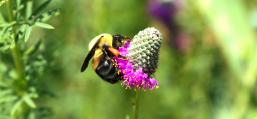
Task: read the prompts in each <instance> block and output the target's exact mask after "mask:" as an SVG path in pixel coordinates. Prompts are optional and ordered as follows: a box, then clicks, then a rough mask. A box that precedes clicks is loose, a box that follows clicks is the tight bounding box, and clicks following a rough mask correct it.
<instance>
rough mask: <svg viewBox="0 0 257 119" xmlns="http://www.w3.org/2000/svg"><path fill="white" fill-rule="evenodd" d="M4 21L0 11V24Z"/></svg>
mask: <svg viewBox="0 0 257 119" xmlns="http://www.w3.org/2000/svg"><path fill="white" fill-rule="evenodd" d="M4 23H5V20H4V17H3V15H2V13H1V12H0V24H4Z"/></svg>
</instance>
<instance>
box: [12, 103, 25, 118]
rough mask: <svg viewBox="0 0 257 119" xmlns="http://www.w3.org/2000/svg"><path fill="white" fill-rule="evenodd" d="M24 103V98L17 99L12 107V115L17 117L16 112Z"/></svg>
mask: <svg viewBox="0 0 257 119" xmlns="http://www.w3.org/2000/svg"><path fill="white" fill-rule="evenodd" d="M22 103H23V100H19V101H17V102H16V103H15V104H14V106H13V108H12V110H11V116H12V117H15V114H16V112H17V111H18V110H19V109H20V108H21V106H22Z"/></svg>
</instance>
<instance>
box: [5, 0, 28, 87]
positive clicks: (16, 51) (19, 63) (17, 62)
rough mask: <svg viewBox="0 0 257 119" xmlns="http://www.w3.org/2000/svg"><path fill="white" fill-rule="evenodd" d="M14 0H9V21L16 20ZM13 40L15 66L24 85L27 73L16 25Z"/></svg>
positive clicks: (21, 83)
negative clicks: (17, 38)
mask: <svg viewBox="0 0 257 119" xmlns="http://www.w3.org/2000/svg"><path fill="white" fill-rule="evenodd" d="M12 4H13V3H12V0H8V2H7V9H8V16H9V22H12V21H14V20H15V19H14V14H13V11H12V10H13V6H12ZM12 31H13V38H14V39H13V42H14V47H13V48H12V58H13V61H14V64H15V68H16V71H17V74H18V79H20V81H19V82H20V83H19V84H20V85H21V86H22V87H23V86H25V73H24V67H23V62H22V59H21V54H20V47H19V44H18V43H16V42H17V41H16V39H15V38H16V30H15V26H13V29H12Z"/></svg>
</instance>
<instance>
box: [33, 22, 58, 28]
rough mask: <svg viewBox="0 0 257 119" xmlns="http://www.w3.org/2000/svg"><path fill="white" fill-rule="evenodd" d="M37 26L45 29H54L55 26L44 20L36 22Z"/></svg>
mask: <svg viewBox="0 0 257 119" xmlns="http://www.w3.org/2000/svg"><path fill="white" fill-rule="evenodd" d="M35 26H38V27H41V28H45V29H54V27H53V26H51V25H49V24H46V23H43V22H36V23H35Z"/></svg>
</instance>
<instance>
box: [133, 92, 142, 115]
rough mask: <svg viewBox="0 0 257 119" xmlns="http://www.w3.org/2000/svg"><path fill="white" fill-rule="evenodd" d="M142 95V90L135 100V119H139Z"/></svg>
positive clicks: (137, 93)
mask: <svg viewBox="0 0 257 119" xmlns="http://www.w3.org/2000/svg"><path fill="white" fill-rule="evenodd" d="M140 94H141V89H137V90H136V98H135V107H134V119H138V113H139V103H140Z"/></svg>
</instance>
